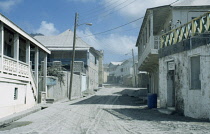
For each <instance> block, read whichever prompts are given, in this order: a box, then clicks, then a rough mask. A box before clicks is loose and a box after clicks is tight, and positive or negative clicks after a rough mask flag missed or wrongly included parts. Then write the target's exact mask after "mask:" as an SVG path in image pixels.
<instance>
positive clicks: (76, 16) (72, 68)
mask: <svg viewBox="0 0 210 134" xmlns="http://www.w3.org/2000/svg"><path fill="white" fill-rule="evenodd" d="M77 19H78V13H75V22H74V38H73V52H72V62H71V67H70V68H71V78H70V87H69V100H71V93H72V83H73V73H74V58H75V44H76V31H77V25H78V24H77Z"/></svg>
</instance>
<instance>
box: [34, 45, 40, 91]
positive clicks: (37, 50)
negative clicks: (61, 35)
mask: <svg viewBox="0 0 210 134" xmlns="http://www.w3.org/2000/svg"><path fill="white" fill-rule="evenodd" d="M34 69H35V80H36V84H37V85H36V87H38V83H39V81H38V80H39V48H38V47H35V65H34ZM37 93H38V91H37Z"/></svg>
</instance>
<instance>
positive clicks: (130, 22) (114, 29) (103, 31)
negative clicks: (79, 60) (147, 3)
mask: <svg viewBox="0 0 210 134" xmlns="http://www.w3.org/2000/svg"><path fill="white" fill-rule="evenodd" d="M143 18H144V17H140V18H138V19H136V20H133V21H131V22H128V23H126V24H123V25H120V26H118V27H115V28H112V29H109V30H106V31H103V32H99V33H94V34H91V35H86V36H84V37H89V36H94V35H99V34H103V33H107V32H110V31H113V30H116V29H119V28H121V27H124V26H126V25H129V24H131V23H134V22H136V21H138V20H140V19H143ZM84 37H81V38H84Z"/></svg>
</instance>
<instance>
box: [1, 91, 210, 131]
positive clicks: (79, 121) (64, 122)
mask: <svg viewBox="0 0 210 134" xmlns="http://www.w3.org/2000/svg"><path fill="white" fill-rule="evenodd" d="M134 91H135V89H129V88H114V87H113V88H103V89H101V90H99V91H98V92H96V94H95V95H93V96H89V97H85V98H82V99H79V100H73V101H67V100H66V101H61V102H57V103H54V104H53V105H51V106H50V107H49V108H46V109H43V110H41V111H39V112H36V113H34V114H31V115H29V116H26V117H24V118H22V119H20V120H18V121H15V122H13V123H11V124H8V125H6V126H5V127H2V128H0V134H26V133H27V134H39V133H40V134H85V133H87V134H157V133H159V134H168V133H170V134H177V133H178V134H206V133H210V122H208V121H201V120H196V119H191V118H187V117H184V116H180V115H177V114H175V115H165V114H161V113H159V112H158V111H157V110H156V109H148V108H147V105H146V104H143V103H142V101H140V99H139V98H137V97H132V96H129V95H127V94H129V93H132V92H134Z"/></svg>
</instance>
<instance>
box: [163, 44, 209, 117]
mask: <svg viewBox="0 0 210 134" xmlns="http://www.w3.org/2000/svg"><path fill="white" fill-rule="evenodd" d="M209 52H210V46H209V45H205V46H200V47H197V48H195V49H192V50H189V51H184V52H180V53H177V54H173V55H170V56H166V57H162V58H160V59H159V71H160V75H159V89H160V91H159V93H160V106H161V107H167V105H168V104H167V101H168V99H167V96H168V93H167V92H168V91H167V88H168V86H167V73H168V71H167V70H168V67H167V63H168V62H169V61H174V62H175V71H174V74H175V77H174V81H175V83H174V87H175V107H176V110H177V111H178V112H180V113H183V114H184V115H185V116H189V117H193V118H210V112H209V111H210V89H209V87H210V82H209V79H210V71H209V70H210V53H209ZM195 55H200V80H201V89H198V90H192V89H190V79H191V64H190V57H192V56H195Z"/></svg>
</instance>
